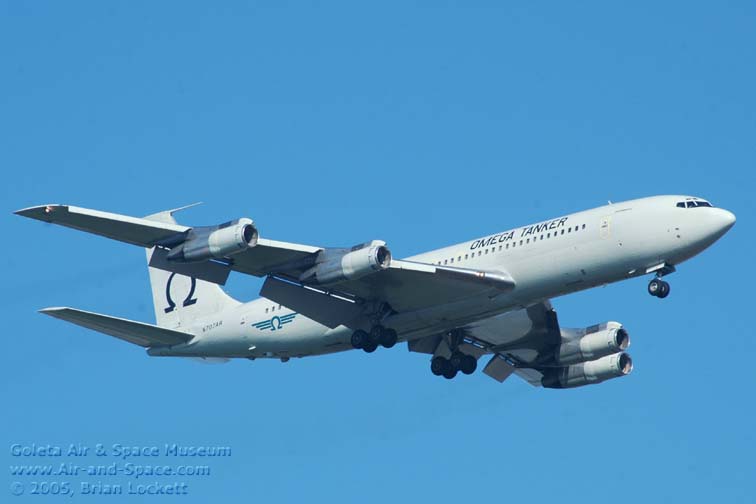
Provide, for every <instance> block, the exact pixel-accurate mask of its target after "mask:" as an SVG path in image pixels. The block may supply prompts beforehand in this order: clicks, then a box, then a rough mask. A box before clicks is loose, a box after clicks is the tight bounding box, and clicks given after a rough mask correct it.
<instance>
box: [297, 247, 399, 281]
mask: <svg viewBox="0 0 756 504" xmlns="http://www.w3.org/2000/svg"><path fill="white" fill-rule="evenodd" d="M390 264H391V252H390V251H389V249H388V248H387V247H386V243H385V242H382V241H379V240H374V241H372V242H370V243H364V244H362V245H356V246H354V247H352V248H351V249H325V250H323V251H321V252H320V255H319V256H318V258H317V260H316V263H315V265H314V266H313V267H311V268H309V269H308V270H307V271H305V272H304V273H302V275H301V276H300V277H299V280H300V281H302V282H312V283H316V284H319V285H328V284H334V283H337V282H341V281H343V280H354V279H357V278H362V277H364V276H365V275H369V274H371V273H375V272H376V271H381V270H385V269H387V268H388V267H389V265H390Z"/></svg>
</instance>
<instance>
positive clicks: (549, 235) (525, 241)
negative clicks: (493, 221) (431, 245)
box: [436, 224, 585, 265]
mask: <svg viewBox="0 0 756 504" xmlns="http://www.w3.org/2000/svg"><path fill="white" fill-rule="evenodd" d="M582 229H585V224H583V225H582V226H574V227H568V228H567V230H566V231H565V230H564V229H562V230H561V231H559V232H557V231H554V232H553V233H551V232H549V233H546V234H542V235H540V237H539V236H533V237H532V240H533V243H535V242H537V241H540V240H544V239H549V238H556V237H557V236H561V235H563V234H570V233H577V232H578V231H580V230H582ZM529 243H531V238H523V239H521V240H520V241H519V246H520V247H522V246H523V245H528V244H529ZM510 245H511V248H513V249H514V248H516V247H517V246H518V241H517V240H512V241H511V242H506V243H504V244H499V246H498V248H499V252H501V251H503V250H509V248H510ZM494 252H496V246H493V247H488V248H486V249H484V250H478V251H477V254H476V253H475V252H472V253H468V254H465V255H464V256H462V255H458V256H457V257H456V261H457V263H460V262H462V261H465V260H467V259H472V258H473V257H476V255H477V257H480V256H483V255H487V254H489V253H490V254H493V253H494ZM454 260H455V258H454V257H452V258H450V259H444V260H443V264H454ZM436 264H438V265H441V264H442V261H437V262H436Z"/></svg>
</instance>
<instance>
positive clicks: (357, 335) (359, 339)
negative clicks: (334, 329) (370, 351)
mask: <svg viewBox="0 0 756 504" xmlns="http://www.w3.org/2000/svg"><path fill="white" fill-rule="evenodd" d="M367 341H368V333H366V332H365V331H363V330H362V329H357V330H356V331H354V332H353V333H352V338H351V343H352V347H354V348H357V349H359V348H363V347H364V346H365V343H367Z"/></svg>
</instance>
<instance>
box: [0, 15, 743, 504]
mask: <svg viewBox="0 0 756 504" xmlns="http://www.w3.org/2000/svg"><path fill="white" fill-rule="evenodd" d="M755 21H756V9H754V6H753V4H752V3H749V2H717V3H703V2H700V3H699V2H666V3H664V4H659V3H658V2H626V3H612V5H609V4H608V3H607V2H578V3H574V2H571V3H566V2H550V3H549V2H545V3H540V4H538V5H534V4H533V3H532V2H507V3H504V2H490V3H489V2H459V3H458V4H457V3H454V2H445V3H444V2H427V3H414V2H382V3H381V4H380V5H378V4H366V3H357V2H344V3H338V2H330V3H315V2H313V3H309V2H307V3H296V2H292V3H282V2H268V3H251V2H250V3H246V2H242V3H239V2H226V3H224V5H222V6H219V5H214V4H213V3H208V2H203V3H197V2H173V3H172V2H116V3H113V2H65V3H63V2H41V1H40V2H7V1H4V2H0V47H3V48H4V49H5V50H4V51H2V52H0V63H2V65H1V66H0V68H1V70H0V72H2V73H0V77H1V78H0V166H1V167H2V173H3V175H4V181H5V183H4V184H2V185H1V186H0V196H1V197H2V199H1V200H2V210H3V211H2V212H0V222H2V229H3V233H4V235H5V236H6V238H5V240H4V245H5V246H4V247H2V252H0V261H2V265H3V272H4V278H3V287H2V298H0V301H2V304H3V307H4V308H3V315H4V316H3V319H4V324H3V325H4V331H3V332H4V337H5V341H6V344H5V352H3V356H2V374H3V380H2V394H3V395H2V398H3V403H4V408H3V410H4V414H3V415H2V418H0V430H2V432H3V433H4V435H5V436H6V440H5V441H6V447H5V448H4V450H5V453H6V455H5V459H4V460H6V464H13V463H15V462H16V461H14V459H13V457H11V456H10V454H9V449H8V447H9V446H10V444H12V443H32V442H36V443H43V444H47V443H53V444H56V443H58V444H66V443H70V442H74V443H75V442H80V443H84V444H90V445H91V444H94V443H98V442H101V443H106V444H111V443H123V444H134V445H150V444H158V445H162V444H163V443H166V442H179V443H184V444H195V445H203V444H209V445H229V446H231V447H232V449H233V455H232V457H230V458H228V459H224V460H221V461H210V464H211V467H212V470H213V474H212V475H211V476H210V477H208V478H206V479H195V480H191V481H190V482H189V483H190V486H191V493H190V494H189V495H188V496H185V497H173V498H167V499H169V500H178V501H181V502H208V501H209V500H210V499H213V500H215V499H217V498H225V499H226V501H227V502H240V501H242V500H244V501H247V502H249V501H250V500H251V501H254V502H266V503H268V502H302V501H304V500H307V501H325V500H326V498H328V499H329V500H331V501H336V502H354V501H357V500H359V501H360V502H386V500H388V499H393V500H399V499H400V500H401V501H405V500H406V501H409V500H415V501H423V502H425V501H434V502H459V501H461V500H464V501H474V500H482V499H486V500H489V499H496V500H502V499H503V500H511V501H515V500H518V501H523V500H529V501H533V500H535V501H539V500H545V499H547V498H559V499H562V500H563V501H564V502H574V501H581V502H583V501H584V500H585V499H590V500H599V499H605V498H607V496H611V497H610V498H611V500H612V501H613V502H620V503H621V502H638V501H643V502H669V501H672V500H674V501H682V500H685V501H687V502H711V501H712V500H716V501H717V502H732V503H735V502H752V499H753V496H752V493H753V477H754V474H755V473H756V471H755V470H756V463H755V462H754V459H753V452H754V449H756V440H755V439H754V434H753V425H754V423H755V421H756V410H755V408H756V406H755V405H754V401H753V390H752V389H753V385H754V384H756V371H754V365H753V359H754V355H756V342H755V341H756V340H754V338H753V335H754V331H753V325H752V322H751V317H750V315H751V311H752V306H751V305H752V302H751V298H752V289H751V286H752V283H753V268H752V262H753V247H754V239H753V232H752V229H753V228H752V226H753V225H752V222H753V217H754V214H755V213H756V212H754V210H755V209H754V202H753V189H754V182H756V177H755V176H754V170H755V169H756V143H755V142H754V139H755V138H756V98H755V97H754V92H753V90H754V89H756V67H755V66H754V65H753V62H754V59H756V55H755V54H754V50H755V49H756V31H754V29H753V27H754V22H755ZM664 193H688V194H695V195H700V196H703V197H707V198H709V199H710V200H712V201H713V202H714V203H715V204H717V205H720V206H723V207H725V208H728V209H729V210H732V211H733V212H734V213H735V214H736V215H737V216H738V223H737V225H736V226H735V228H733V230H732V231H731V232H730V233H729V234H728V235H727V236H726V237H725V238H724V239H723V240H722V241H721V242H720V243H717V244H716V245H715V246H714V247H712V248H711V249H710V250H708V251H706V252H705V253H704V254H703V255H701V256H700V257H698V258H696V259H694V260H693V261H691V262H689V263H686V264H684V265H682V266H681V267H680V268H679V271H678V272H677V273H675V274H674V275H673V276H671V277H670V278H669V280H670V282H671V284H672V294H671V296H670V297H669V298H667V299H666V300H664V301H661V300H658V299H655V298H651V297H650V296H648V295H647V294H646V292H645V288H646V280H645V279H636V280H631V281H627V282H624V283H621V284H615V285H612V286H609V287H606V288H601V289H595V290H593V291H588V292H584V293H580V294H577V295H573V296H568V297H565V298H559V299H556V300H555V301H554V304H555V307H556V308H557V310H558V312H559V316H560V321H561V323H562V324H563V325H564V326H568V327H570V326H574V327H579V326H586V325H590V324H593V323H596V322H600V321H605V320H619V321H621V322H623V323H624V324H626V326H627V327H628V329H629V330H630V331H631V334H632V337H633V345H632V347H631V353H632V355H633V358H634V361H635V371H634V372H633V374H632V375H631V376H630V377H628V378H625V379H622V380H616V381H613V382H607V383H605V384H603V385H600V386H595V387H586V388H582V389H575V390H567V391H552V390H542V389H535V388H532V387H530V386H529V385H527V384H525V383H524V382H522V381H518V380H515V379H512V380H509V381H507V382H505V383H504V384H498V383H496V382H494V381H493V380H491V379H489V378H487V377H486V376H484V375H482V374H480V373H479V374H476V375H474V376H472V377H466V376H465V377H461V378H459V379H456V380H454V381H451V382H446V381H444V380H440V379H438V378H436V377H434V376H432V375H431V374H430V372H429V370H428V362H427V358H426V356H423V355H418V354H410V353H409V352H407V351H406V347H404V346H400V347H399V346H398V347H397V348H395V349H393V350H391V351H385V350H384V351H378V352H376V353H375V354H372V355H367V354H364V353H362V352H349V353H345V354H339V355H331V356H325V357H321V358H313V359H304V360H298V361H291V362H289V363H287V364H281V363H279V362H260V361H257V362H248V361H238V362H231V363H229V364H226V365H223V366H207V365H201V364H197V363H194V362H192V361H184V360H171V359H160V358H148V357H147V356H146V355H144V353H143V351H142V350H141V349H139V348H138V347H134V346H131V345H128V344H126V343H123V342H120V341H117V340H114V339H112V338H109V337H107V336H103V335H99V334H97V333H94V332H90V331H86V330H83V329H81V328H77V327H75V326H71V325H67V324H64V323H62V322H60V321H57V320H53V319H50V318H47V317H43V316H41V315H38V314H36V313H35V311H36V310H37V309H38V308H42V307H45V306H58V305H68V306H74V307H78V308H82V309H87V310H93V311H98V312H103V313H108V314H113V315H116V316H121V317H126V318H131V319H136V320H143V321H148V322H152V321H153V313H152V306H151V301H150V297H149V296H150V294H149V286H148V280H147V273H146V268H145V265H144V255H143V253H142V252H141V251H140V250H136V249H134V248H133V247H130V246H128V245H124V244H120V243H116V242H110V241H108V240H104V239H100V238H97V237H92V236H88V235H85V234H83V233H77V232H75V231H73V230H68V229H62V228H55V227H52V226H48V225H44V224H41V223H37V222H32V221H28V220H25V219H21V218H19V217H17V216H14V215H12V213H11V212H12V211H13V210H16V209H19V208H23V207H26V206H31V205H35V204H42V203H67V204H75V205H79V206H86V207H91V208H98V209H103V210H109V211H115V212H120V213H125V214H130V215H145V214H148V213H152V212H155V211H158V210H161V209H166V208H173V207H176V206H180V205H183V204H187V203H191V202H194V201H203V202H205V204H204V205H202V206H200V207H197V208H194V209H192V210H189V211H187V212H185V213H184V214H182V215H181V216H180V218H181V219H183V222H185V223H187V224H212V223H218V222H221V221H224V220H228V219H229V218H237V217H241V216H249V217H252V218H253V219H255V220H256V221H257V222H258V224H259V227H260V229H261V233H262V235H263V236H266V237H270V238H275V239H282V240H288V241H300V242H304V243H312V244H317V245H330V246H337V245H351V244H354V243H358V242H362V241H366V240H370V239H384V240H386V241H387V242H388V243H389V245H390V247H391V249H392V251H393V252H394V254H395V255H396V256H406V255H410V254H414V253H418V252H421V251H424V250H428V249H432V248H436V247H440V246H443V245H448V244H451V243H454V242H458V241H463V240H467V239H472V238H475V237H477V236H480V235H484V234H489V233H493V232H496V231H500V230H504V229H507V228H511V227H514V226H519V225H523V224H527V223H531V222H535V221H539V220H543V219H546V218H549V217H554V216H558V215H561V214H564V213H567V212H571V211H577V210H580V209H584V208H589V207H592V206H598V205H600V204H603V203H605V202H606V201H607V200H614V201H619V200H623V199H629V198H633V197H640V196H645V195H651V194H664ZM260 285H261V282H260V281H259V280H258V279H255V278H239V277H234V278H233V279H232V280H231V281H230V283H229V286H228V287H229V291H230V292H231V293H232V294H233V295H234V296H236V297H239V298H241V299H251V298H253V297H255V296H256V295H257V292H258V289H259V287H260ZM7 481H8V484H9V485H10V484H11V483H12V482H13V481H14V480H13V479H12V478H11V479H8V480H7ZM5 488H6V489H7V488H8V487H7V486H6V487H5ZM5 491H7V490H3V489H0V495H9V494H3V493H2V492H5ZM35 498H36V501H43V500H45V498H42V497H39V496H36V497H35ZM35 498H33V497H29V496H28V495H26V496H24V497H17V498H15V499H13V500H11V501H9V502H26V501H27V500H29V501H31V500H34V499H35ZM3 500H4V501H5V500H6V498H5V497H4V498H3ZM50 500H55V499H54V498H52V497H51V498H50ZM81 500H85V501H86V499H81ZM115 500H116V501H122V500H124V499H119V498H115ZM146 500H149V501H151V502H155V499H154V498H153V499H146ZM75 501H77V502H78V501H80V500H79V499H75ZM90 501H91V502H94V500H90Z"/></svg>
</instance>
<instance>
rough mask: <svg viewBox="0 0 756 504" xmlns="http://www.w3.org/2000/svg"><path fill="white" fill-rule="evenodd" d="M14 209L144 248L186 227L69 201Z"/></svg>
mask: <svg viewBox="0 0 756 504" xmlns="http://www.w3.org/2000/svg"><path fill="white" fill-rule="evenodd" d="M14 213H16V214H17V215H21V216H23V217H29V218H30V219H36V220H40V221H43V222H49V223H53V224H58V225H61V226H66V227H70V228H74V229H78V230H80V231H86V232H88V233H93V234H96V235H100V236H105V237H106V238H111V239H113V240H118V241H122V242H126V243H130V244H132V245H139V246H141V247H145V248H150V247H152V246H154V245H155V244H156V243H159V242H162V241H164V240H168V239H170V238H172V237H175V236H176V235H178V234H180V233H183V232H185V231H188V230H189V228H188V227H187V226H181V225H178V224H173V223H170V222H156V221H154V220H149V219H141V218H139V217H129V216H128V215H120V214H115V213H110V212H101V211H99V210H91V209H88V208H80V207H75V206H69V205H40V206H35V207H29V208H24V209H22V210H17V211H16V212H14Z"/></svg>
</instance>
